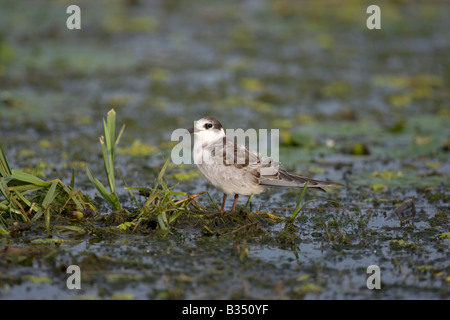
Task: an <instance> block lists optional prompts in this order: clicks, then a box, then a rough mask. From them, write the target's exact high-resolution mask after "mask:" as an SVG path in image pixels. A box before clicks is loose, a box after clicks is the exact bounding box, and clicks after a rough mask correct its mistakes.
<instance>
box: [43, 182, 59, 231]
mask: <svg viewBox="0 0 450 320" xmlns="http://www.w3.org/2000/svg"><path fill="white" fill-rule="evenodd" d="M57 185H58V180H53V182H52V185H51V186H50V188H49V189H48V192H47V194H46V195H45V198H44V200H43V201H42V207H43V208H44V218H45V231H46V232H47V233H49V232H50V214H51V212H50V210H49V205H50V203H52V202H53V200H54V199H55V197H56V196H57V194H58V192H56V186H57Z"/></svg>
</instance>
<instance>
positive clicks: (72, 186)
mask: <svg viewBox="0 0 450 320" xmlns="http://www.w3.org/2000/svg"><path fill="white" fill-rule="evenodd" d="M70 188H72V189H73V188H75V169H74V168H72V178H71V179H70Z"/></svg>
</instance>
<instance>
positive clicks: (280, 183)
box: [260, 170, 343, 191]
mask: <svg viewBox="0 0 450 320" xmlns="http://www.w3.org/2000/svg"><path fill="white" fill-rule="evenodd" d="M278 173H279V174H278V175H277V176H262V177H261V180H260V184H261V185H265V186H274V187H299V188H303V187H304V186H305V183H306V182H308V188H318V189H320V190H322V191H325V190H323V189H322V188H326V187H338V186H343V185H342V184H340V183H335V182H329V181H323V180H315V179H311V178H308V177H302V176H297V175H293V174H290V173H289V172H287V171H284V170H279V171H278Z"/></svg>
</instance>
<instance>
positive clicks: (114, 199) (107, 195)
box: [86, 167, 122, 210]
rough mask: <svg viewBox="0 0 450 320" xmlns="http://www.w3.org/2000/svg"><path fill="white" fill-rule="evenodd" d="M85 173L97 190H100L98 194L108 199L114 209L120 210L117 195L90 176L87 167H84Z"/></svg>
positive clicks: (120, 206)
mask: <svg viewBox="0 0 450 320" xmlns="http://www.w3.org/2000/svg"><path fill="white" fill-rule="evenodd" d="M86 173H87V175H88V177H89V180H91V182H92V184H93V185H94V186H95V187H96V188H97V190H98V192H100V195H101V196H102V197H103V198H104V199H105V200H106V201H108V202H109V203H110V204H111V205H112V206H113V207H114V209H116V210H121V209H122V205H121V204H120V202H119V199H118V198H117V195H115V194H114V193H109V192H108V190H106V188H105V187H104V186H103V184H102V183H101V182H100V181H99V180H98V179H96V178H94V177H93V176H92V173H91V171H90V170H89V168H88V167H86Z"/></svg>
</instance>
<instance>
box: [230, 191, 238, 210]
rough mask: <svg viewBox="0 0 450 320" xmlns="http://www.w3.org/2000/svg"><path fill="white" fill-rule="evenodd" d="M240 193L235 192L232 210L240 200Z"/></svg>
mask: <svg viewBox="0 0 450 320" xmlns="http://www.w3.org/2000/svg"><path fill="white" fill-rule="evenodd" d="M238 198H239V195H238V194H235V195H234V202H233V208H231V211H234V210H235V209H236V203H237V201H238Z"/></svg>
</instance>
